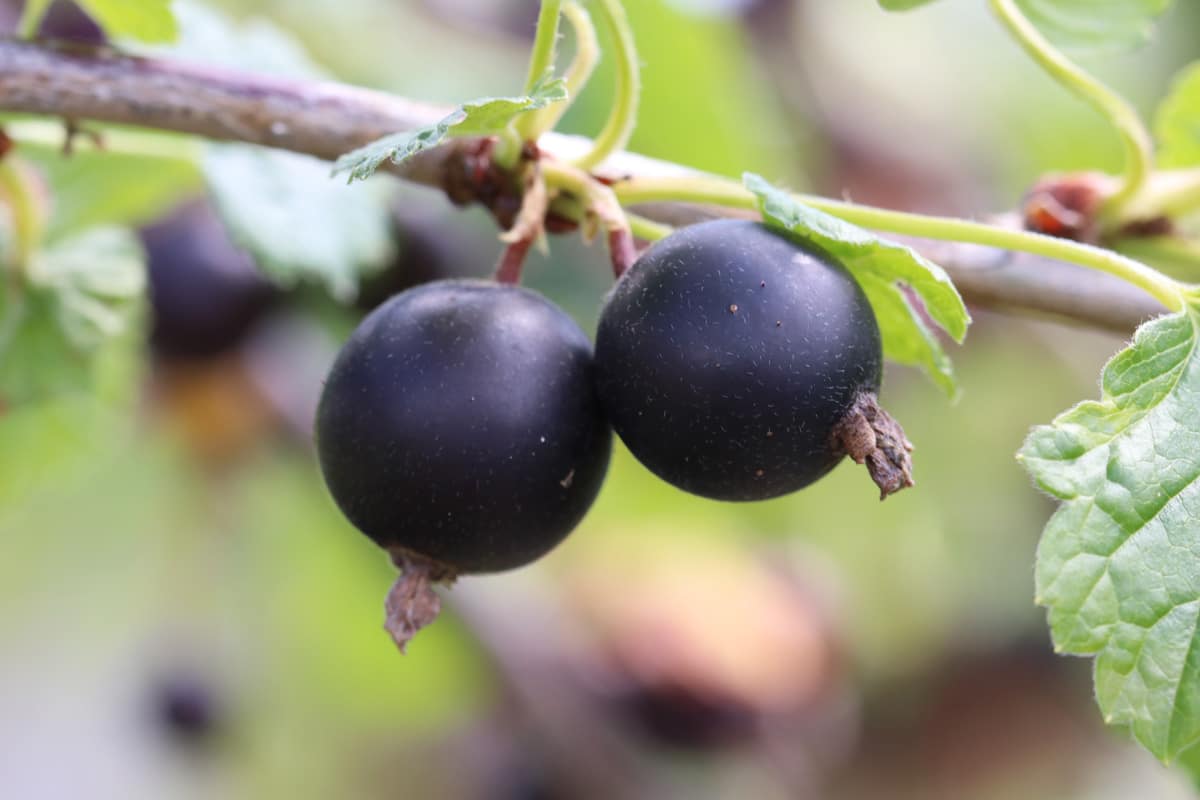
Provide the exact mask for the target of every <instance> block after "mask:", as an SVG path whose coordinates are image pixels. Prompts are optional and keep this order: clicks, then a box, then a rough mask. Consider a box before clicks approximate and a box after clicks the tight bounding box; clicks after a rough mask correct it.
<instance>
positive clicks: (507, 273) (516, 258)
mask: <svg viewBox="0 0 1200 800" xmlns="http://www.w3.org/2000/svg"><path fill="white" fill-rule="evenodd" d="M533 241H534V240H533V239H531V238H524V239H518V240H517V241H515V242H512V243H511V244H509V245H508V246H507V247H505V248H504V252H503V253H502V254H501V255H500V263H499V264H498V265H497V266H496V276H495V277H496V283H506V284H512V285H516V284H518V283H520V282H521V270H522V268H523V267H524V266H525V257H526V256H527V255H529V250H530V249H531V248H532V247H533Z"/></svg>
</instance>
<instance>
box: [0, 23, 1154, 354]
mask: <svg viewBox="0 0 1200 800" xmlns="http://www.w3.org/2000/svg"><path fill="white" fill-rule="evenodd" d="M0 111H9V112H25V113H33V114H43V115H51V116H56V117H61V118H64V119H66V120H69V121H72V122H75V121H83V120H91V121H95V122H106V123H116V124H123V125H133V126H138V127H144V128H151V129H157V130H165V131H175V132H179V133H187V134H194V135H197V136H202V137H206V138H209V139H216V140H224V141H236V142H245V143H249V144H256V145H262V146H266V147H274V148H279V149H283V150H290V151H293V152H297V153H304V154H307V155H311V156H315V157H317V158H321V159H326V160H332V159H334V158H336V157H337V156H339V155H341V154H342V153H345V152H348V151H350V150H353V149H354V148H356V147H360V146H361V145H363V144H366V143H367V142H370V141H372V140H374V139H377V138H379V137H381V136H385V135H387V134H389V133H395V132H396V131H401V130H410V129H413V128H417V127H421V126H424V125H428V124H430V123H432V122H435V121H437V120H438V119H440V118H441V117H442V116H444V115H445V113H446V112H447V109H445V108H442V107H437V106H432V105H427V104H423V103H417V102H414V101H412V100H407V99H404V98H400V97H395V96H392V95H388V94H384V93H381V92H375V91H371V90H367V89H361V88H356V87H350V86H345V85H341V84H336V83H328V82H301V81H292V80H286V79H279V78H267V77H261V76H251V75H243V74H238V73H233V72H227V71H222V70H217V69H212V68H207V67H200V66H192V65H183V64H177V63H172V62H167V61H162V60H155V59H143V58H134V57H130V56H124V55H120V54H118V53H115V52H112V51H109V50H103V49H101V50H97V49H88V48H79V47H63V46H56V45H51V44H45V43H29V42H20V41H13V40H0ZM540 145H541V147H542V149H543V150H545V151H546V152H547V153H549V154H550V155H552V156H554V157H557V158H570V157H571V156H573V155H575V154H578V153H581V152H583V151H584V149H585V148H586V146H587V140H584V139H581V138H579V137H572V136H564V135H561V134H548V135H547V136H545V137H544V138H543V139H542V141H541V142H540ZM452 152H453V149H452V148H447V147H443V148H437V149H435V150H433V151H429V152H427V153H424V154H422V156H421V157H418V158H416V159H412V160H411V161H409V162H406V163H405V164H404V165H403V166H401V167H393V168H392V170H391V171H393V172H395V173H397V174H399V175H400V176H401V177H403V178H405V179H407V180H410V181H415V182H418V183H424V184H427V185H431V186H435V187H439V188H447V186H446V181H447V177H446V172H445V170H444V169H443V166H444V163H445V159H446V157H447V155H448V154H450V153H452ZM600 172H601V173H602V174H604V175H605V176H607V177H611V178H620V177H624V176H631V175H637V176H662V175H672V174H688V173H689V170H687V169H686V168H685V167H681V166H679V165H677V164H671V163H668V162H664V161H658V160H654V159H649V158H646V157H644V156H639V155H636V154H632V153H621V154H618V155H616V156H614V157H613V158H612V159H610V160H609V161H608V162H607V163H606V164H605V165H603V167H602V168H601V170H600ZM641 212H642V213H643V214H644V215H645V216H647V217H649V218H651V219H654V220H656V221H659V222H668V223H673V224H684V223H688V222H694V221H697V220H698V219H702V218H704V217H706V216H711V215H712V214H713V213H714V211H713V210H712V209H705V208H702V207H698V206H690V205H682V204H655V205H653V206H647V207H644V208H643V209H641ZM717 213H730V212H724V211H719V212H717ZM919 247H920V249H921V250H922V251H923V252H924V253H925V254H926V255H928V256H930V257H931V258H932V259H933V260H935V261H937V262H938V263H939V264H941V265H942V266H943V267H944V268H945V269H946V271H947V272H949V273H950V276H951V278H953V280H954V282H955V284H956V285H957V286H958V288H959V290H960V291H961V292H962V294H963V296H964V298H966V300H967V301H968V302H969V303H972V304H975V305H978V306H981V307H987V308H996V309H1000V310H1007V311H1024V312H1034V313H1045V314H1050V315H1054V316H1057V317H1061V318H1066V319H1070V320H1074V321H1076V322H1080V323H1083V324H1086V325H1090V326H1095V327H1100V328H1105V329H1110V330H1118V331H1122V332H1126V331H1129V330H1131V329H1132V328H1133V327H1134V326H1136V324H1137V323H1138V322H1140V321H1142V320H1144V319H1146V318H1148V317H1151V316H1154V315H1155V314H1158V313H1161V312H1162V310H1163V309H1162V307H1161V305H1159V304H1158V303H1157V301H1155V300H1153V299H1152V298H1150V297H1149V296H1148V295H1146V294H1144V293H1143V292H1142V291H1141V290H1139V289H1136V288H1134V287H1132V286H1130V285H1128V284H1125V283H1123V282H1122V281H1120V280H1117V279H1115V278H1110V277H1108V276H1105V275H1099V274H1096V273H1093V272H1091V271H1086V272H1087V275H1086V276H1085V275H1083V272H1085V270H1083V268H1081V267H1077V266H1074V265H1071V264H1063V263H1060V262H1056V261H1050V260H1047V259H1043V258H1037V257H1032V256H1026V255H1020V254H1008V253H1003V252H1000V251H996V250H991V249H988V248H980V247H976V246H970V245H961V244H954V243H945V242H938V243H921V244H920V245H919Z"/></svg>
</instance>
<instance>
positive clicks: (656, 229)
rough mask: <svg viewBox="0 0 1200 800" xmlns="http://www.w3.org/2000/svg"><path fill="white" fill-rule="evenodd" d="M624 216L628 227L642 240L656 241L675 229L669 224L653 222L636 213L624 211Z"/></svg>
mask: <svg viewBox="0 0 1200 800" xmlns="http://www.w3.org/2000/svg"><path fill="white" fill-rule="evenodd" d="M625 217H626V219H628V220H629V228H630V230H632V231H633V235H634V236H635V237H637V238H638V239H641V240H642V241H644V242H657V241H658V240H659V239H665V238H666V237H668V236H670V235H671V234H672V233H673V232H674V231H675V228H673V227H671V226H670V225H663V224H662V223H661V222H655V221H654V220H652V219H646V218H645V217H640V216H638V215H637V214H629V213H626V214H625Z"/></svg>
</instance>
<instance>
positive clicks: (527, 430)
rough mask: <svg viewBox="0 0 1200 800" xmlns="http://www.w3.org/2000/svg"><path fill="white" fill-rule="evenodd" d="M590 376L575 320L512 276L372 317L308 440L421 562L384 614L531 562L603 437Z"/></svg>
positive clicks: (383, 528)
mask: <svg viewBox="0 0 1200 800" xmlns="http://www.w3.org/2000/svg"><path fill="white" fill-rule="evenodd" d="M593 378H594V376H593V363H592V351H591V345H590V343H589V342H588V339H587V337H586V336H585V335H584V334H583V332H582V331H581V330H580V329H579V327H578V326H577V325H576V324H575V323H574V322H573V321H572V320H571V318H570V317H568V316H567V315H566V314H565V313H563V312H562V311H561V310H559V309H558V308H557V307H556V306H554V305H552V304H551V303H550V302H548V301H547V300H545V299H544V298H543V297H541V296H540V295H537V294H535V293H533V292H530V291H528V290H525V289H521V288H519V287H515V286H507V285H501V284H496V283H489V282H484V281H439V282H436V283H431V284H426V285H424V286H419V287H417V288H415V289H410V290H409V291H406V292H404V293H403V294H400V295H397V296H396V297H394V298H392V299H391V300H389V301H388V302H387V303H385V304H384V305H382V306H380V307H379V308H378V309H376V310H375V311H374V312H372V313H371V314H370V315H368V316H367V318H366V319H365V320H364V321H363V323H362V324H361V325H360V326H359V327H358V329H357V330H356V331H355V332H354V334H353V335H352V336H351V337H350V340H349V341H348V342H347V343H346V345H345V346H344V347H343V348H342V351H341V353H340V354H339V355H338V358H337V360H336V362H335V363H334V365H333V369H332V370H331V371H330V374H329V378H328V381H327V382H326V384H325V389H324V392H323V393H322V396H321V403H320V407H319V409H318V411H317V426H316V427H317V431H316V432H317V448H318V453H319V456H320V461H321V469H322V471H323V472H324V475H325V481H326V483H327V484H328V486H329V490H330V492H331V493H332V495H333V497H334V500H335V501H336V502H337V504H338V506H339V507H340V508H341V510H342V511H343V513H345V515H346V516H347V517H348V518H349V519H350V521H351V522H352V523H354V525H355V526H356V527H357V528H358V529H359V530H361V531H362V532H363V533H365V534H366V535H367V536H369V537H371V539H373V540H374V541H375V542H376V543H377V544H379V545H380V546H381V547H383V548H385V549H387V550H388V551H389V552H391V553H392V555H393V558H394V559H395V560H396V561H397V563H398V565H401V567H402V569H406V572H407V573H411V575H412V576H413V581H415V582H417V583H419V582H420V581H419V580H418V579H420V578H421V574H422V573H424V579H425V584H424V585H423V586H416V585H415V584H413V582H411V581H410V584H412V585H409V586H407V587H404V586H401V585H400V584H398V585H397V587H396V589H395V590H393V593H392V595H391V596H390V598H389V612H391V614H390V618H389V619H390V621H391V622H397V619H396V616H397V614H399V615H400V616H402V617H403V616H405V615H407V616H408V617H409V619H408V620H407V622H408V623H409V626H408V627H409V628H413V627H419V626H420V625H419V624H417V625H415V626H413V625H412V624H411V623H412V621H413V620H412V618H413V617H414V616H417V617H420V616H423V615H424V613H425V611H430V612H432V613H436V595H431V593H429V592H428V591H427V589H428V583H429V582H431V581H433V582H436V581H438V580H443V579H447V578H452V577H453V576H454V575H457V574H461V573H471V572H493V571H499V570H506V569H511V568H514V567H519V566H522V565H524V564H528V563H530V562H531V561H533V560H535V559H536V558H538V557H539V556H542V555H543V554H545V553H546V552H547V551H549V550H550V549H551V548H553V547H554V546H555V545H556V544H558V543H559V542H560V541H561V540H562V539H563V537H565V536H566V535H567V534H568V533H569V532H570V531H571V529H572V528H574V527H575V526H576V524H578V522H579V521H580V520H581V519H582V518H583V515H584V514H585V513H586V512H587V510H588V508H589V507H590V506H591V504H592V501H593V500H594V499H595V497H596V494H597V493H598V492H599V490H600V485H601V483H602V481H603V479H604V473H605V470H606V469H607V466H608V457H609V451H610V449H611V444H612V436H611V433H610V430H609V427H608V423H607V422H606V421H605V419H604V417H603V415H602V414H601V411H600V404H599V401H598V400H597V398H596V396H595V389H594V383H593ZM418 567H419V569H418ZM402 581H403V579H402ZM416 594H420V595H422V597H421V598H417V597H416ZM423 604H431V605H433V606H434V607H433V608H432V609H424V610H422V608H421V607H422V605H423ZM414 608H416V610H414ZM404 621H405V620H400V622H404ZM389 629H391V626H390V625H389ZM406 630H407V629H406ZM407 632H408V634H409V635H411V633H412V632H413V631H412V630H407ZM393 635H397V634H396V631H395V630H393ZM397 638H398V639H404V638H406V637H405V636H398V637H397Z"/></svg>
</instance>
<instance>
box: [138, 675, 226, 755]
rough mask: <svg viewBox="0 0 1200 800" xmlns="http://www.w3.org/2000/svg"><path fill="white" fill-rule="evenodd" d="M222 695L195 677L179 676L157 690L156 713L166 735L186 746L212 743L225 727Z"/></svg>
mask: <svg viewBox="0 0 1200 800" xmlns="http://www.w3.org/2000/svg"><path fill="white" fill-rule="evenodd" d="M220 706H221V703H220V701H219V699H218V693H217V692H216V691H215V689H214V687H213V686H211V685H210V684H209V683H208V682H207V681H205V680H203V679H201V678H199V677H197V676H195V675H175V676H171V677H169V678H167V679H166V680H164V681H163V682H162V683H161V684H160V685H159V686H157V687H156V689H155V697H154V713H155V716H156V717H157V720H158V723H159V725H161V726H162V729H163V730H164V732H165V733H166V734H167V735H168V736H170V737H171V738H172V739H173V740H174V741H175V742H176V743H178V744H179V745H180V746H183V747H199V746H202V745H206V744H209V743H211V742H212V740H213V738H214V737H215V736H216V735H217V734H219V733H220V732H221V729H222V727H223V716H224V715H223V713H222V709H221V707H220Z"/></svg>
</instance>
